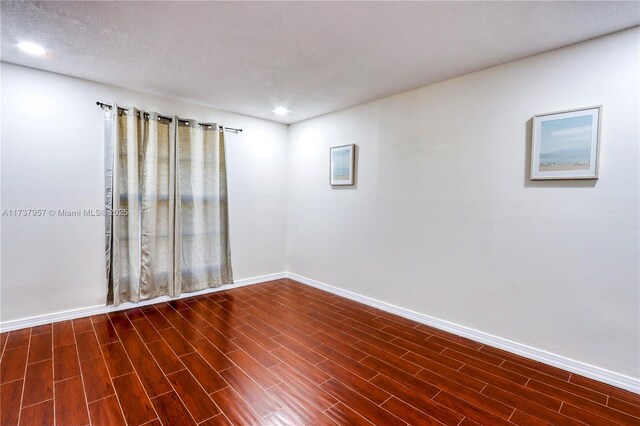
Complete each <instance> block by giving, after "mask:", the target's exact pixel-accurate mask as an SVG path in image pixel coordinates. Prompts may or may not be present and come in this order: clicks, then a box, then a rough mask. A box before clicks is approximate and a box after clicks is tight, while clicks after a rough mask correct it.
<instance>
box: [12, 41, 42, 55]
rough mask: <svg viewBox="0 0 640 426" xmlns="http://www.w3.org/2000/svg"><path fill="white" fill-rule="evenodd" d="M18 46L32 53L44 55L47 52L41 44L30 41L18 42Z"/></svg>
mask: <svg viewBox="0 0 640 426" xmlns="http://www.w3.org/2000/svg"><path fill="white" fill-rule="evenodd" d="M18 47H19V48H20V50H22V51H24V52H27V53H30V54H32V55H44V54H45V53H46V50H44V47H42V46H40V45H39V44H35V43H31V42H28V41H23V42H22V43H18Z"/></svg>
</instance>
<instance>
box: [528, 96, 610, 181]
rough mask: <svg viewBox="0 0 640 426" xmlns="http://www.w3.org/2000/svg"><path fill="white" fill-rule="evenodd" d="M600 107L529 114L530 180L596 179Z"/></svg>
mask: <svg viewBox="0 0 640 426" xmlns="http://www.w3.org/2000/svg"><path fill="white" fill-rule="evenodd" d="M601 115H602V107H600V106H594V107H589V108H581V109H575V110H570V111H561V112H554V113H549V114H540V115H536V116H534V117H533V126H532V127H533V130H532V131H533V134H532V137H531V175H530V178H531V179H532V180H541V179H598V151H599V144H600V119H601Z"/></svg>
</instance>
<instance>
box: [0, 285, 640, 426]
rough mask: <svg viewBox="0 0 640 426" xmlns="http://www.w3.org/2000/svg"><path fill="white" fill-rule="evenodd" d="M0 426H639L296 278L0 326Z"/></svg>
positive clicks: (638, 400) (623, 405) (614, 395)
mask: <svg viewBox="0 0 640 426" xmlns="http://www.w3.org/2000/svg"><path fill="white" fill-rule="evenodd" d="M0 347H1V352H2V358H1V361H0V424H1V425H3V426H5V425H6V426H10V425H17V424H20V425H39V426H42V425H53V424H56V425H65V426H66V425H79V426H82V425H89V424H91V425H125V424H128V425H160V424H163V425H171V426H176V425H178V426H179V425H195V424H200V425H221V424H222V425H225V424H236V425H262V424H264V425H283V424H286V425H335V424H339V425H371V424H376V425H406V424H412V425H431V424H433V425H442V424H444V425H477V424H484V425H501V424H518V425H545V424H551V425H565V424H566V425H573V424H575V425H580V424H592V425H612V424H626V425H640V396H639V395H637V394H634V393H631V392H627V391H624V390H621V389H617V388H614V387H611V386H608V385H606V384H603V383H599V382H596V381H593V380H590V379H587V378H585V377H580V376H577V375H575V374H571V373H569V372H567V371H563V370H559V369H557V368H554V367H551V366H548V365H544V364H541V363H538V362H535V361H532V360H529V359H525V358H522V357H519V356H516V355H513V354H510V353H507V352H504V351H501V350H498V349H495V348H492V347H489V346H485V345H482V344H480V343H477V342H474V341H471V340H467V339H465V338H462V337H458V336H455V335H452V334H449V333H446V332H443V331H440V330H437V329H434V328H430V327H428V326H425V325H421V324H418V323H416V322H413V321H410V320H407V319H404V318H401V317H397V316H394V315H391V314H389V313H386V312H383V311H380V310H377V309H374V308H371V307H369V306H366V305H362V304H359V303H356V302H353V301H350V300H347V299H344V298H341V297H338V296H335V295H333V294H330V293H326V292H323V291H320V290H317V289H314V288H310V287H307V286H304V285H302V284H299V283H296V282H294V281H291V280H277V281H271V282H268V283H263V284H261V285H255V286H249V287H242V288H237V289H233V290H228V291H223V292H217V293H210V294H208V295H202V296H198V297H192V298H188V299H180V300H176V301H171V302H168V303H161V304H156V305H151V306H145V307H141V308H136V309H131V310H128V311H120V312H115V313H110V314H108V315H107V314H103V315H96V316H94V317H91V318H81V319H76V320H73V321H65V322H58V323H55V324H47V325H42V326H38V327H33V328H30V329H23V330H17V331H12V332H9V333H4V334H1V335H0Z"/></svg>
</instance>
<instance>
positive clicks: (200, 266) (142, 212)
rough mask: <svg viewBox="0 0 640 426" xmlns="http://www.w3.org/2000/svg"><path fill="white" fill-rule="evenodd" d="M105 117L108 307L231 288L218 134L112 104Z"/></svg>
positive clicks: (221, 142) (216, 130) (221, 147)
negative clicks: (223, 286) (224, 287)
mask: <svg viewBox="0 0 640 426" xmlns="http://www.w3.org/2000/svg"><path fill="white" fill-rule="evenodd" d="M105 114H106V122H105V148H106V151H105V152H106V157H105V159H106V161H105V170H106V192H105V194H106V199H105V204H106V207H107V210H108V211H112V212H113V215H108V216H107V222H106V236H107V239H106V242H107V243H106V257H107V281H108V289H109V291H108V297H107V303H113V304H115V305H117V304H119V303H122V302H138V301H140V300H146V299H151V298H154V297H157V296H161V295H167V294H168V295H170V296H174V297H175V296H178V295H180V294H181V293H183V292H192V291H197V290H202V289H205V288H210V287H218V286H220V285H223V284H230V283H232V282H233V276H232V271H231V258H230V248H229V232H228V229H229V225H228V211H227V182H226V164H225V151H224V134H223V132H221V131H220V130H219V127H218V126H217V125H215V124H211V125H205V126H202V125H200V124H199V123H198V122H197V121H193V120H184V119H179V118H178V117H175V118H173V119H172V120H170V119H167V118H164V117H160V116H158V115H157V114H156V113H153V112H144V111H139V110H137V109H135V108H126V109H119V108H118V107H117V105H115V104H114V105H112V108H111V109H110V110H108V111H106V113H105ZM125 213H126V214H125Z"/></svg>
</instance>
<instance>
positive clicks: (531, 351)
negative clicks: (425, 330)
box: [286, 272, 640, 393]
mask: <svg viewBox="0 0 640 426" xmlns="http://www.w3.org/2000/svg"><path fill="white" fill-rule="evenodd" d="M286 275H287V278H290V279H292V280H295V281H298V282H301V283H302V284H306V285H308V286H311V287H315V288H318V289H320V290H324V291H328V292H329V293H333V294H336V295H338V296H342V297H346V298H347V299H351V300H355V301H356V302H360V303H364V304H365V305H369V306H373V307H375V308H378V309H381V310H383V311H387V312H390V313H392V314H396V315H399V316H401V317H404V318H408V319H410V320H413V321H416V322H419V323H422V324H426V325H429V326H431V327H435V328H438V329H440V330H444V331H447V332H449V333H452V334H456V335H458V336H462V337H466V338H469V339H471V340H475V341H476V342H480V343H484V344H487V345H490V346H493V347H496V348H499V349H503V350H505V351H508V352H511V353H514V354H517V355H521V356H524V357H526V358H530V359H534V360H536V361H540V362H542V363H544V364H548V365H552V366H554V367H558V368H561V369H563V370H567V371H569V372H572V373H576V374H579V375H582V376H585V377H589V378H591V379H594V380H598V381H600V382H604V383H608V384H610V385H612V386H616V387H619V388H622V389H626V390H629V391H631V392H635V393H640V379H635V378H633V377H630V376H626V375H624V374H620V373H616V372H613V371H609V370H605V369H603V368H600V367H596V366H593V365H589V364H585V363H583V362H580V361H576V360H574V359H570V358H566V357H563V356H561V355H557V354H554V353H550V352H547V351H544V350H542V349H537V348H533V347H531V346H527V345H524V344H522V343H518V342H514V341H511V340H508V339H504V338H502V337H498V336H494V335H492V334H489V333H485V332H483V331H479V330H474V329H472V328H469V327H465V326H462V325H459V324H455V323H452V322H449V321H445V320H441V319H438V318H434V317H432V316H429V315H426V314H422V313H419V312H414V311H412V310H409V309H406V308H401V307H399V306H395V305H392V304H390V303H386V302H381V301H379V300H376V299H372V298H370V297H367V296H363V295H361V294H358V293H354V292H351V291H348V290H343V289H341V288H338V287H334V286H331V285H329V284H325V283H322V282H319V281H316V280H312V279H310V278H307V277H303V276H301V275H298V274H294V273H291V272H287V274H286Z"/></svg>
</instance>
